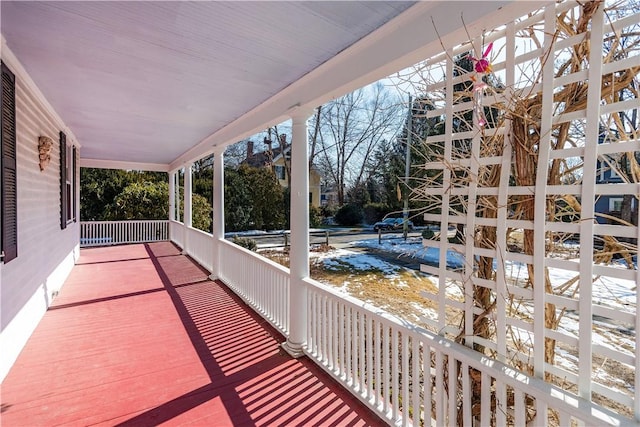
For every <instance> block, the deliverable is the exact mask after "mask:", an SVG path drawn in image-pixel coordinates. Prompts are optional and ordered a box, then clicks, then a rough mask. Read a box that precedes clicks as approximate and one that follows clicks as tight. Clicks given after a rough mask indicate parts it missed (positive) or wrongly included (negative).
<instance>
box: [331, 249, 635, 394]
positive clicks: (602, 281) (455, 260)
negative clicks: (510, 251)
mask: <svg viewBox="0 0 640 427" xmlns="http://www.w3.org/2000/svg"><path fill="white" fill-rule="evenodd" d="M353 245H354V246H358V247H365V248H372V249H376V250H382V251H385V252H390V253H395V254H400V255H404V256H409V257H413V258H416V259H417V260H419V261H421V262H423V263H426V264H432V265H433V264H435V265H437V264H438V263H439V255H440V254H439V249H438V248H425V247H423V246H422V239H421V238H408V239H407V240H406V241H404V239H402V238H401V237H396V236H393V237H385V238H384V239H382V243H381V244H379V243H378V239H370V240H361V241H357V242H354V243H353ZM333 256H334V255H326V257H327V259H333V258H332V257H333ZM358 257H367V258H371V257H369V256H367V255H357V256H354V255H348V257H347V258H346V259H351V260H353V262H354V263H355V264H356V265H358V267H357V268H359V269H362V268H366V266H367V265H369V264H368V263H369V261H364V260H363V261H355V260H357V259H365V258H358ZM464 261H465V260H464V256H463V255H462V254H460V253H458V252H455V251H452V250H449V251H448V253H447V266H448V267H449V268H459V267H462V266H464ZM572 261H574V262H577V263H579V259H574V260H572ZM634 261H635V262H637V258H635V259H634ZM326 262H327V261H325V263H326ZM331 262H334V261H331ZM348 262H352V261H348ZM381 263H382V262H381ZM383 264H384V263H383ZM371 265H378V267H374V268H378V269H379V270H380V271H384V272H385V274H386V271H388V270H386V269H385V268H381V267H380V265H382V264H376V263H373V262H372V263H371ZM636 265H637V264H636ZM610 267H618V268H625V266H623V265H622V264H612V265H610ZM636 268H637V267H636ZM390 269H391V268H390ZM505 272H506V275H507V278H508V279H509V280H510V283H511V284H514V285H516V286H517V285H524V284H525V283H526V280H527V278H528V271H527V266H526V264H523V263H519V262H510V261H509V262H505ZM577 275H578V273H577V272H575V271H569V270H563V269H559V268H549V278H550V280H551V283H552V286H553V287H554V289H558V288H560V287H562V285H564V284H565V283H568V281H570V280H572V279H574V278H575V277H576V276H577ZM432 279H433V280H434V281H435V283H438V278H437V277H432ZM446 282H447V284H446V286H447V297H448V298H455V299H460V300H461V299H462V298H463V293H462V290H461V289H460V285H459V284H456V283H455V282H452V281H451V280H449V279H447V281H446ZM576 286H577V284H573V285H571V286H568V287H567V289H566V290H565V291H564V296H566V297H569V298H575V299H579V289H577V290H576ZM636 287H637V283H636V281H635V280H623V279H618V278H612V277H605V276H600V277H598V278H597V280H595V281H594V282H593V285H592V301H593V304H595V305H600V306H604V307H607V308H610V309H613V310H616V311H624V312H629V313H632V314H635V312H636V301H637V289H636ZM414 308H415V309H416V310H418V311H420V312H421V313H422V314H423V315H424V316H423V317H425V318H428V319H432V320H435V318H434V316H437V314H436V313H434V312H432V310H429V309H425V308H421V307H418V304H415V303H414ZM521 310H524V311H528V314H527V316H530V315H531V313H532V312H533V303H532V301H523V304H522V305H521ZM592 324H593V327H592V337H591V338H592V342H593V343H594V344H598V345H601V346H603V347H607V348H611V349H614V350H617V351H619V352H621V353H623V354H627V355H630V356H633V355H634V350H635V334H636V331H635V330H632V329H628V328H633V325H622V324H620V322H616V321H614V320H611V319H606V318H601V317H594V319H593V322H592ZM558 330H559V331H560V332H562V333H564V334H567V335H569V336H573V337H576V338H580V333H579V330H580V328H579V313H578V312H575V311H571V310H569V311H566V312H565V313H564V315H563V317H562V319H561V321H560V324H559V326H558ZM522 332H523V336H522V337H521V338H522V339H523V341H525V342H530V343H531V345H532V344H533V336H532V335H530V334H529V333H527V332H526V331H522ZM572 353H573V354H572ZM557 354H558V356H557V363H558V365H559V366H561V367H562V368H564V369H566V370H568V371H571V372H578V359H577V357H576V356H575V350H573V351H572V352H571V353H570V352H569V351H567V350H566V349H563V348H561V347H558V348H557ZM595 374H596V376H597V377H598V380H599V381H601V382H603V383H605V384H606V383H607V382H608V383H609V384H614V383H615V384H616V385H618V386H621V387H623V388H625V387H629V385H628V384H624V381H621V380H620V379H619V378H617V377H615V375H610V374H609V373H607V371H606V370H604V369H598V370H597V372H596V373H595Z"/></svg>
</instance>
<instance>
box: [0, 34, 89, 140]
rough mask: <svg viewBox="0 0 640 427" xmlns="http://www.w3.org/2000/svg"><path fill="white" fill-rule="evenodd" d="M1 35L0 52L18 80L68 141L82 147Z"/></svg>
mask: <svg viewBox="0 0 640 427" xmlns="http://www.w3.org/2000/svg"><path fill="white" fill-rule="evenodd" d="M0 37H1V38H2V46H1V47H0V52H2V55H1V59H2V61H3V62H4V63H5V64H7V66H8V67H9V68H10V69H11V71H12V72H13V73H14V74H15V76H16V81H20V82H22V83H23V84H24V85H25V86H26V88H27V90H28V91H29V92H30V93H31V94H32V95H33V97H35V100H36V102H38V103H39V104H40V105H41V106H42V108H43V109H44V110H45V112H46V113H47V114H49V116H50V118H51V119H52V121H53V122H55V124H56V126H57V127H58V128H59V130H61V131H63V132H64V133H65V134H66V135H67V141H68V142H70V143H72V144H73V145H75V146H76V147H81V146H82V145H81V144H80V142H79V141H78V138H76V136H75V135H74V133H73V131H72V130H71V128H69V126H67V125H66V124H65V123H64V120H62V118H61V117H60V115H59V114H58V113H57V112H56V110H55V109H54V108H53V106H52V105H51V104H50V103H49V101H47V98H45V96H44V95H43V94H42V91H41V90H40V88H39V87H38V85H37V84H36V83H35V82H34V81H33V79H32V78H31V76H30V75H29V73H28V72H27V70H26V69H25V68H24V66H23V65H22V63H21V62H20V60H18V58H17V57H16V55H15V54H14V53H13V51H12V50H11V48H9V46H8V45H7V41H6V39H5V38H4V35H0Z"/></svg>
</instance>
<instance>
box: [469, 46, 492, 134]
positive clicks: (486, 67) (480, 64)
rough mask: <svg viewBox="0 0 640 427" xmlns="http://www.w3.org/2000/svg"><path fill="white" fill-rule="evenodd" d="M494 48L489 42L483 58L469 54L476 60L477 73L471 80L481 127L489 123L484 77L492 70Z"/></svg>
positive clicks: (474, 109) (474, 110) (474, 103)
mask: <svg viewBox="0 0 640 427" xmlns="http://www.w3.org/2000/svg"><path fill="white" fill-rule="evenodd" d="M492 48H493V42H492V43H489V45H488V46H487V48H486V49H485V50H484V53H483V54H482V57H481V58H475V57H473V56H471V55H469V58H470V59H471V60H472V61H473V62H474V67H473V68H474V70H475V72H476V75H475V76H472V77H471V80H473V114H474V116H475V117H476V121H477V123H478V126H480V127H481V128H482V127H484V126H486V124H487V117H486V116H485V114H484V108H482V97H483V96H484V89H485V88H486V87H487V84H486V83H485V82H484V80H483V77H484V75H485V74H486V73H490V72H491V71H492V68H491V62H490V61H489V54H490V53H491V49H492Z"/></svg>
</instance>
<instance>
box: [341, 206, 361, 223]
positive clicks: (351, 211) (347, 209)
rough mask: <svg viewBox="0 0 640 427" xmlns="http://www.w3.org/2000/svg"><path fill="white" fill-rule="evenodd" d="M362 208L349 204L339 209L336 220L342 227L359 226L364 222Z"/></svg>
mask: <svg viewBox="0 0 640 427" xmlns="http://www.w3.org/2000/svg"><path fill="white" fill-rule="evenodd" d="M362 215H363V214H362V208H361V207H360V206H358V205H354V204H351V203H348V204H346V205H344V206H342V207H341V208H340V209H338V212H336V215H335V219H336V222H337V223H338V224H340V225H346V226H351V225H357V224H360V223H361V222H362Z"/></svg>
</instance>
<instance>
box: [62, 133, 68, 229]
mask: <svg viewBox="0 0 640 427" xmlns="http://www.w3.org/2000/svg"><path fill="white" fill-rule="evenodd" d="M67 197H68V195H67V135H65V134H64V132H60V228H61V229H63V230H64V229H65V228H67V220H68V218H67Z"/></svg>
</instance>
